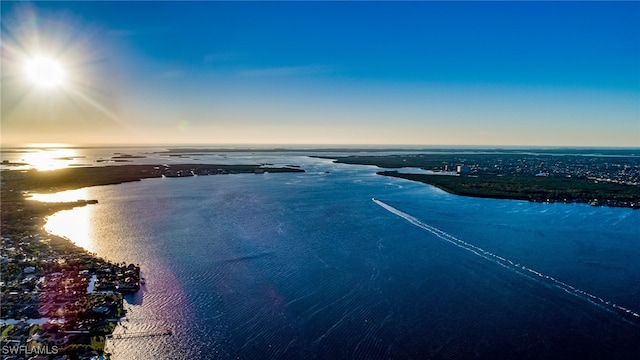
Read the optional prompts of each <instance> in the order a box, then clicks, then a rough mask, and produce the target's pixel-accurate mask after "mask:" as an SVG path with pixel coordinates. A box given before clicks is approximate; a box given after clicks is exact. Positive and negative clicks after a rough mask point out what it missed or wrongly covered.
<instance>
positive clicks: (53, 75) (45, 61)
mask: <svg viewBox="0 0 640 360" xmlns="http://www.w3.org/2000/svg"><path fill="white" fill-rule="evenodd" d="M24 71H25V74H26V75H27V79H28V80H29V81H30V82H31V83H32V84H34V85H35V86H36V87H38V88H41V89H53V88H57V87H60V86H62V85H64V81H65V78H66V73H65V69H64V67H63V66H62V64H61V63H60V62H59V61H57V60H56V59H53V58H51V57H48V56H36V57H33V58H30V59H28V60H27V61H26V62H25V64H24Z"/></svg>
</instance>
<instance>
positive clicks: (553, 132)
mask: <svg viewBox="0 0 640 360" xmlns="http://www.w3.org/2000/svg"><path fill="white" fill-rule="evenodd" d="M0 20H1V23H2V25H1V26H2V33H1V36H2V38H1V40H2V59H1V61H2V104H1V105H2V109H1V116H2V118H1V136H2V143H3V145H7V144H26V143H67V144H101V145H103V144H116V143H123V144H125V143H126V144H140V145H144V144H212V145H219V144H287V145H291V144H299V145H319V144H327V145H362V144H367V145H487V146H623V147H639V146H640V2H430V1H426V2H402V3H395V2H216V1H205V2H168V1H147V2H128V1H119V2H77V1H76V2H53V1H51V2H6V1H2V4H1V19H0ZM43 58H44V59H47V60H46V61H49V62H50V63H55V66H54V67H53V69H54V70H51V68H45V70H42V69H40V70H33V69H32V68H31V67H30V66H31V65H28V64H33V63H34V59H43ZM60 69H62V70H60ZM42 71H44V73H42ZM55 71H60V73H61V74H62V75H60V79H58V78H57V77H55V79H58V80H59V81H57V82H56V84H54V85H51V84H46V83H43V81H44V80H46V79H50V78H51V76H52V75H51V73H52V72H55ZM34 73H35V75H34ZM56 74H57V73H56ZM43 84H44V85H43Z"/></svg>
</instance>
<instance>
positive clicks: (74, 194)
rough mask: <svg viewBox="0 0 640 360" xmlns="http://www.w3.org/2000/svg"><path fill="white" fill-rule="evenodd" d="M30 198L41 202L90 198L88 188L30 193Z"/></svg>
mask: <svg viewBox="0 0 640 360" xmlns="http://www.w3.org/2000/svg"><path fill="white" fill-rule="evenodd" d="M29 195H30V196H29V197H28V199H29V200H35V201H41V202H75V201H78V200H90V199H89V190H88V189H86V188H85V189H77V190H67V191H61V192H57V193H53V194H29Z"/></svg>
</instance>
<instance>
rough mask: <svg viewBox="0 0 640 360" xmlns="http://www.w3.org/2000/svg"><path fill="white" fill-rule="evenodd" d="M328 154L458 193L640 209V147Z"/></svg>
mask: <svg viewBox="0 0 640 360" xmlns="http://www.w3.org/2000/svg"><path fill="white" fill-rule="evenodd" d="M326 158H330V159H334V162H336V163H344V164H360V165H375V166H378V167H380V168H384V169H385V170H384V171H379V172H377V174H379V175H384V176H391V177H397V178H403V179H407V180H413V181H419V182H422V183H426V184H430V185H433V186H436V187H438V188H440V189H442V190H444V191H447V192H449V193H452V194H456V195H463V196H473V197H483V198H496V199H514V200H529V201H535V202H564V203H587V204H590V205H594V206H612V207H629V208H633V209H638V208H640V157H639V156H638V155H637V150H608V151H606V152H602V153H596V154H591V153H588V152H586V151H584V152H578V151H566V152H562V153H558V151H557V150H556V153H553V152H550V151H540V152H538V153H536V152H533V151H528V152H520V153H518V152H514V151H504V152H497V151H494V152H487V151H486V150H484V151H467V152H450V153H447V152H436V153H425V154H403V155H382V156H378V155H355V156H344V157H326ZM400 168H409V169H408V170H409V171H398V169H400ZM410 168H414V169H415V170H416V171H410ZM424 170H428V171H424ZM421 171H422V173H420V172H421Z"/></svg>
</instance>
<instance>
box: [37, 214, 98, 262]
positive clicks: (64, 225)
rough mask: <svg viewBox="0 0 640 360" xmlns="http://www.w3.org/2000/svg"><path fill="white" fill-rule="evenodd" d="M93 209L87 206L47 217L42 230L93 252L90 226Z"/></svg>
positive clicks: (92, 236) (91, 228)
mask: <svg viewBox="0 0 640 360" xmlns="http://www.w3.org/2000/svg"><path fill="white" fill-rule="evenodd" d="M93 208H94V207H93V206H92V205H87V206H83V207H78V208H75V209H72V210H64V211H60V212H57V213H55V214H53V215H51V216H49V218H48V219H47V224H46V225H45V226H44V229H45V230H46V231H48V232H49V233H51V234H54V235H58V236H64V237H66V238H68V239H70V240H71V241H73V243H74V244H76V245H78V246H80V247H82V248H84V249H86V250H87V251H90V252H95V250H96V249H95V241H94V230H93V226H92V225H91V219H92V218H93Z"/></svg>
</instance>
